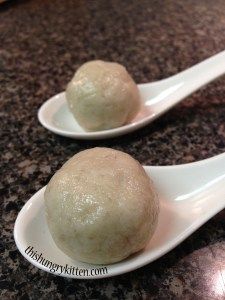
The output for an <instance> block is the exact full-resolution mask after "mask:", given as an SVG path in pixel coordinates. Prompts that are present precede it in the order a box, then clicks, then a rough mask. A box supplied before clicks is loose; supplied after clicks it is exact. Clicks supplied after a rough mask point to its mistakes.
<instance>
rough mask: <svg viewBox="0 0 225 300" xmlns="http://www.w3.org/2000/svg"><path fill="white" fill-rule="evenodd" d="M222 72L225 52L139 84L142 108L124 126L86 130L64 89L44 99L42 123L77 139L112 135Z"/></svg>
mask: <svg viewBox="0 0 225 300" xmlns="http://www.w3.org/2000/svg"><path fill="white" fill-rule="evenodd" d="M224 73H225V51H222V52H220V53H218V54H216V55H214V56H212V57H211V58H209V59H206V60H205V61H203V62H201V63H199V64H197V65H195V66H193V67H191V68H190V69H187V70H185V71H183V72H181V73H179V74H177V75H174V76H172V77H170V78H167V79H163V80H160V81H157V82H153V83H145V84H139V85H138V87H139V90H140V94H141V98H142V101H143V108H142V110H141V111H140V113H139V114H138V115H137V117H136V118H135V119H134V120H133V121H132V122H131V123H130V124H127V125H124V126H122V127H118V128H115V129H110V130H104V131H95V132H87V131H84V130H83V129H82V128H81V127H80V126H79V125H78V123H77V122H76V121H75V119H74V117H73V115H72V114H71V113H70V111H69V109H68V106H67V102H66V98H65V92H62V93H60V94H58V95H55V96H54V97H52V98H50V99H49V100H47V101H46V102H45V103H44V104H43V105H42V106H41V108H40V109H39V111H38V119H39V121H40V122H41V124H42V125H43V126H44V127H45V128H47V129H49V130H50V131H52V132H54V133H56V134H59V135H63V136H67V137H70V138H76V139H93V140H94V139H103V138H111V137H115V136H119V135H123V134H126V133H129V132H132V131H134V130H136V129H138V128H141V127H143V126H145V125H147V124H149V123H151V122H152V121H153V120H155V119H156V118H158V117H159V116H160V115H162V114H163V113H165V112H166V111H168V110H169V109H170V108H172V107H173V106H174V105H176V104H177V103H179V102H180V101H181V100H183V99H184V98H185V97H187V96H188V95H190V94H191V93H193V92H194V91H196V90H197V89H199V88H201V87H203V86H204V85H206V84H207V83H209V82H210V81H212V80H214V79H216V78H217V77H219V76H221V75H223V74H224Z"/></svg>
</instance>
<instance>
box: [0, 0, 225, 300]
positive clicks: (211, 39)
mask: <svg viewBox="0 0 225 300" xmlns="http://www.w3.org/2000/svg"><path fill="white" fill-rule="evenodd" d="M224 12H225V1H223V0H218V1H213V0H199V1H195V0H187V1H172V0H167V1H153V0H152V1H149V0H141V1H135V0H133V1H131V0H126V1H119V0H110V1H109V0H108V1H104V0H100V1H81V0H77V1H72V0H66V1H61V0H36V1H8V2H5V3H4V4H1V5H0V82H1V85H0V99H1V100H0V107H1V110H0V120H1V123H0V124H1V126H0V133H1V136H0V149H1V151H0V154H1V174H0V179H1V183H0V192H1V205H0V218H1V220H0V228H1V240H0V252H1V262H0V267H1V271H0V273H1V281H0V289H1V291H0V298H1V299H225V285H224V282H225V218H224V217H225V213H224V211H222V212H221V213H219V214H218V215H216V216H215V217H214V218H212V219H211V220H210V221H209V222H207V223H206V224H205V225H203V226H202V227H201V228H200V229H199V230H197V231H196V232H195V233H194V234H192V235H191V236H190V237H189V238H188V239H187V240H185V241H184V242H183V243H182V244H181V245H179V246H178V247H176V248H175V249H174V250H172V251H171V252H169V253H168V254H166V255H165V256H163V257H162V258H160V259H158V260H157V261H155V262H153V263H151V264H149V265H147V266H145V267H143V268H140V269H138V270H136V271H133V272H131V273H128V274H124V275H121V276H117V277H114V278H107V279H102V280H71V279H66V278H61V277H58V276H54V275H51V274H48V273H46V272H44V271H41V270H39V269H37V268H36V267H34V266H33V265H31V264H30V263H29V262H28V261H26V260H25V259H24V258H23V257H22V255H21V254H20V253H19V252H18V250H17V248H16V245H15V242H14V239H13V226H14V222H15V219H16V217H17V214H18V212H19V211H20V209H21V208H22V206H23V205H24V203H26V201H27V200H28V199H29V197H30V196H31V195H32V194H33V193H34V192H35V191H37V190H38V189H40V188H41V187H42V186H44V185H45V184H46V183H47V182H48V180H49V179H50V178H51V176H52V175H53V174H54V172H55V171H56V170H57V169H58V168H59V167H60V166H61V165H62V164H63V163H64V162H65V161H66V160H67V159H68V158H69V157H71V156H72V155H74V154H75V153H77V152H79V151H80V150H83V149H86V148H90V147H94V146H107V147H112V148H115V149H119V150H123V151H125V152H127V153H129V154H131V155H132V156H134V157H135V158H136V159H138V160H139V161H140V162H141V163H142V164H144V165H165V164H166V165H172V164H181V163H188V162H193V161H196V160H200V159H204V158H208V157H211V156H214V155H216V154H219V153H222V152H224V151H225V78H224V77H222V78H220V79H219V80H217V81H215V82H214V83H211V84H210V85H208V86H207V87H205V88H204V89H201V90H200V91H198V92H197V93H195V94H194V95H192V96H191V97H189V98H188V99H186V100H185V101H184V102H183V103H181V104H180V105H178V106H176V107H175V108H174V109H172V110H171V111H169V112H168V113H167V114H165V115H164V116H162V117H161V118H160V119H159V120H157V121H155V122H154V123H153V124H151V125H149V126H147V127H145V128H144V129H141V130H139V131H137V132H135V133H133V134H129V135H127V136H125V137H121V138H115V139H111V140H103V141H92V142H89V141H78V140H71V139H68V138H64V137H60V136H57V135H55V134H53V133H51V132H49V131H47V130H46V129H45V128H43V127H42V126H41V125H40V124H39V122H38V120H37V110H38V108H39V107H40V105H41V104H42V103H43V102H44V101H45V100H46V99H48V98H49V97H50V96H52V95H54V94H56V93H58V92H60V91H62V90H64V89H65V86H66V84H67V82H68V81H69V79H70V78H71V76H72V74H73V73H74V71H75V70H76V68H77V67H78V66H79V65H81V64H82V63H83V62H85V61H87V60H92V59H99V58H101V59H104V60H110V61H117V62H119V63H122V64H123V65H125V66H126V67H127V69H128V70H129V72H130V73H131V74H132V76H133V77H134V79H135V80H136V82H148V81H154V80H159V79H162V78H166V77H168V76H171V75H173V74H175V73H177V72H179V71H181V70H184V69H186V68H188V67H190V66H192V65H193V64H195V63H197V62H199V61H202V60H203V59H205V58H207V57H209V56H211V55H213V54H215V53H217V52H219V51H221V50H224V48H225V35H224V32H225V13H224ZM187 213H188V212H187Z"/></svg>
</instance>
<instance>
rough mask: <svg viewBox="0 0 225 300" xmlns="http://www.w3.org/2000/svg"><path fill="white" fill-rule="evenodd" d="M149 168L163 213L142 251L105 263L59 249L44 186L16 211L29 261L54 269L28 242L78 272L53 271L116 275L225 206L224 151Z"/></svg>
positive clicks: (138, 264)
mask: <svg viewBox="0 0 225 300" xmlns="http://www.w3.org/2000/svg"><path fill="white" fill-rule="evenodd" d="M145 170H146V172H147V174H149V175H150V176H151V178H152V179H153V181H154V184H155V186H156V189H157V190H158V194H159V198H160V215H159V222H158V226H157V229H156V231H155V233H154V236H153V238H152V239H151V241H150V242H149V244H148V245H147V247H146V248H145V249H144V250H143V251H141V252H139V253H137V254H135V255H133V256H131V257H129V258H127V259H126V260H124V261H121V262H119V263H115V264H112V265H107V266H106V267H107V269H105V266H99V265H90V264H85V263H81V262H78V261H75V260H72V259H71V258H69V257H68V256H67V255H65V254H64V253H63V252H62V251H61V250H59V249H58V247H57V246H56V245H55V243H54V241H53V239H52V237H51V235H50V233H49V230H48V226H47V224H46V219H45V213H44V197H43V195H44V190H45V187H44V188H42V189H41V190H40V191H38V192H37V193H36V194H35V195H34V196H33V197H31V199H30V200H29V201H28V202H27V203H26V204H25V205H24V207H23V208H22V210H21V211H20V213H19V215H18V217H17V220H16V223H15V227H14V238H15V241H16V245H17V247H18V249H19V251H20V252H21V253H22V255H23V256H24V257H25V258H26V259H27V260H28V261H29V262H31V263H32V264H34V265H35V266H36V267H38V268H40V269H42V270H45V271H47V272H50V269H49V267H50V263H49V265H48V266H43V265H42V264H41V263H40V262H37V261H35V260H34V259H32V258H31V257H30V256H29V255H28V253H25V250H26V249H27V247H28V246H30V247H33V251H34V253H35V251H36V253H37V254H38V255H40V254H42V257H44V258H45V259H47V260H49V261H51V262H52V263H56V264H58V265H61V266H64V267H65V266H66V265H67V266H69V267H71V266H72V267H74V270H75V269H76V268H79V270H78V271H77V273H76V272H75V274H65V272H63V273H61V270H63V269H60V268H59V269H58V271H57V272H55V274H57V275H61V276H64V277H71V278H86V279H91V278H103V277H110V276H115V275H118V274H122V273H126V272H129V271H132V270H134V269H137V268H139V267H141V266H144V265H146V264H148V263H150V262H152V261H154V260H156V259H157V258H159V257H161V256H162V255H164V254H165V253H167V252H169V251H170V250H171V249H173V248H174V247H176V246H177V245H178V244H179V243H181V242H182V241H183V240H184V239H185V238H187V237H188V236H189V235H190V234H192V233H193V232H194V231H195V230H196V229H198V228H199V227H200V226H201V225H202V224H204V223H205V222H206V221H207V220H209V219H210V218H212V217H213V216H214V215H215V214H217V213H218V212H219V211H221V210H222V209H223V208H225V153H224V154H221V155H218V156H215V157H213V158H210V159H206V160H202V161H199V162H195V163H190V164H185V165H177V166H166V167H165V166H162V167H145ZM81 269H85V271H80V270H81ZM79 272H80V273H79ZM91 272H92V274H93V276H91ZM60 273H61V274H60Z"/></svg>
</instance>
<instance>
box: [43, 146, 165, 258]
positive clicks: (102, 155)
mask: <svg viewBox="0 0 225 300" xmlns="http://www.w3.org/2000/svg"><path fill="white" fill-rule="evenodd" d="M45 206H46V215H47V221H48V226H49V230H50V232H51V234H52V237H53V239H54V241H55V243H56V245H57V246H58V247H59V248H60V249H61V250H62V251H63V252H65V253H66V254H67V255H68V256H70V257H71V258H73V259H76V260H79V261H83V262H88V263H93V264H109V263H114V262H118V261H120V260H122V259H124V258H126V257H128V256H129V255H130V254H132V253H135V252H137V251H139V250H141V249H143V248H144V247H145V246H146V244H147V243H148V241H149V240H150V238H151V237H152V235H153V233H154V231H155V228H156V225H157V219H158V212H159V204H158V198H157V196H156V193H155V191H154V187H153V184H152V181H151V180H150V179H149V177H148V176H147V174H146V173H145V170H144V169H143V167H142V166H141V165H140V164H139V162H137V161H136V160H135V159H133V158H132V157H131V156H130V155H128V154H126V153H123V152H121V151H117V150H113V149H108V148H93V149H89V150H85V151H82V152H80V153H78V154H76V155H74V156H73V157H72V158H71V159H70V160H68V161H67V162H66V163H65V164H64V165H63V167H62V168H61V169H60V170H59V171H57V172H56V174H55V175H54V176H53V177H52V179H51V180H50V182H49V183H48V185H47V188H46V191H45Z"/></svg>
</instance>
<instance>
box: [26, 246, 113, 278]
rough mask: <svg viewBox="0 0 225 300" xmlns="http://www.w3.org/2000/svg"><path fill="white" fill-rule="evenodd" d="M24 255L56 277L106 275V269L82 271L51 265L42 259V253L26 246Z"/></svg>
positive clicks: (67, 266)
mask: <svg viewBox="0 0 225 300" xmlns="http://www.w3.org/2000/svg"><path fill="white" fill-rule="evenodd" d="M25 253H26V254H27V255H29V256H30V258H32V260H34V261H37V262H38V263H39V264H41V265H42V266H44V267H46V268H48V269H49V271H50V272H52V273H56V274H58V275H62V274H63V275H74V276H82V277H83V276H90V277H91V276H93V277H94V276H98V275H104V274H107V273H108V269H107V267H99V268H93V269H82V268H78V267H74V266H69V265H67V264H66V265H65V266H62V265H59V264H57V263H53V262H52V261H50V260H48V259H46V258H44V257H43V255H42V253H38V252H37V251H35V250H34V247H32V246H28V247H27V248H26V250H25Z"/></svg>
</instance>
